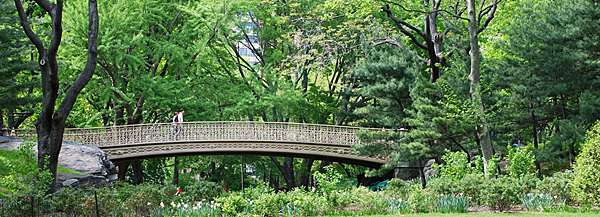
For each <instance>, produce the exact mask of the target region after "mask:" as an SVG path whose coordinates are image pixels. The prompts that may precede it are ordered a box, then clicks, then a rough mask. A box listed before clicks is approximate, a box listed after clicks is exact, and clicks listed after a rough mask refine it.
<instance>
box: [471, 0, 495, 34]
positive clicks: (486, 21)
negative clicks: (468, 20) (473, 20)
mask: <svg viewBox="0 0 600 217" xmlns="http://www.w3.org/2000/svg"><path fill="white" fill-rule="evenodd" d="M498 3H500V1H498V0H494V3H492V9H491V11H490V15H488V17H487V18H486V20H485V22H484V23H483V26H481V27H480V28H479V30H477V34H479V33H480V32H481V31H483V30H484V29H485V28H487V26H488V25H489V24H490V22H491V21H492V19H494V14H495V13H496V8H497V7H498Z"/></svg>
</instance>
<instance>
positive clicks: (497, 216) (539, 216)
mask: <svg viewBox="0 0 600 217" xmlns="http://www.w3.org/2000/svg"><path fill="white" fill-rule="evenodd" d="M380 216H381V217H392V216H404V217H428V216H441V217H463V216H465V217H475V216H477V217H504V216H517V217H556V216H567V217H569V216H572V217H587V216H590V217H591V216H599V215H598V213H565V212H561V213H464V214H442V213H427V214H407V215H380ZM371 217H375V216H371Z"/></svg>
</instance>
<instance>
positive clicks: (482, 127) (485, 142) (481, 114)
mask: <svg viewBox="0 0 600 217" xmlns="http://www.w3.org/2000/svg"><path fill="white" fill-rule="evenodd" d="M475 10H476V7H475V0H467V17H468V20H469V39H470V42H471V74H469V81H470V82H471V100H472V101H473V104H474V105H475V112H476V115H477V120H478V124H477V136H478V137H479V140H480V142H481V152H482V153H483V159H484V161H483V167H484V171H485V176H486V177H488V175H489V174H488V161H489V160H490V159H491V158H492V155H493V154H494V153H493V148H492V142H491V139H490V132H489V127H488V122H487V119H486V117H485V110H484V108H483V101H482V99H481V93H480V90H481V87H480V85H479V76H480V73H481V72H480V62H481V60H480V53H479V39H478V34H479V26H478V21H477V14H476V11H475Z"/></svg>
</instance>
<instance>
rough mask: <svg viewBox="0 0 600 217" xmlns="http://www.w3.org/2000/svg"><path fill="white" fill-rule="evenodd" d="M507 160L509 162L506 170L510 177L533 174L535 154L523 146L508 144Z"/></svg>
mask: <svg viewBox="0 0 600 217" xmlns="http://www.w3.org/2000/svg"><path fill="white" fill-rule="evenodd" d="M507 148H508V155H507V158H508V159H507V160H508V162H509V164H508V165H507V166H506V171H508V174H509V175H510V176H512V177H515V178H516V177H521V176H523V175H526V174H535V155H533V152H531V151H530V150H527V149H525V148H519V147H513V146H512V145H508V147H507Z"/></svg>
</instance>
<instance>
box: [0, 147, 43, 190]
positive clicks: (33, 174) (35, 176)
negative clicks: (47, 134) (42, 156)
mask: <svg viewBox="0 0 600 217" xmlns="http://www.w3.org/2000/svg"><path fill="white" fill-rule="evenodd" d="M34 145H36V144H35V143H33V142H30V141H25V142H23V143H21V145H20V146H19V147H18V150H17V152H16V159H18V160H9V159H7V158H5V157H4V156H0V160H2V162H3V164H4V166H5V167H6V168H7V169H8V170H9V171H10V173H9V174H7V175H5V176H2V177H0V188H3V189H7V190H10V192H11V193H13V194H31V195H38V194H39V195H43V194H45V192H46V191H47V190H48V184H47V183H51V180H52V173H51V172H50V171H49V170H47V169H40V168H38V166H37V159H36V158H35V154H34V152H33V150H32V147H33V146H34ZM0 193H1V192H0ZM0 196H6V195H0Z"/></svg>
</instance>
